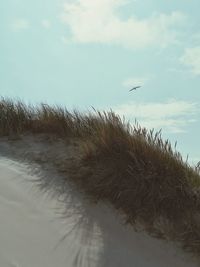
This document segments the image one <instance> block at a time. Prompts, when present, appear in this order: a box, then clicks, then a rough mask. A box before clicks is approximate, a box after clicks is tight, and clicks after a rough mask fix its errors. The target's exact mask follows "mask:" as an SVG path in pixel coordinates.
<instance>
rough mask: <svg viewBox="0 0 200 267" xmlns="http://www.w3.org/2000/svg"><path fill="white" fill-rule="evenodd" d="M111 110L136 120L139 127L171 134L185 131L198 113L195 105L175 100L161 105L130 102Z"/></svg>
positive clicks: (199, 109) (199, 110) (198, 109)
mask: <svg viewBox="0 0 200 267" xmlns="http://www.w3.org/2000/svg"><path fill="white" fill-rule="evenodd" d="M113 110H114V111H115V112H116V113H117V114H119V115H121V116H125V117H126V118H127V119H129V120H130V121H131V122H133V121H134V120H135V119H137V121H138V122H139V123H140V124H141V126H144V127H147V128H155V129H160V128H163V129H165V130H166V131H169V132H173V133H177V132H183V131H185V127H186V126H187V125H188V124H190V123H193V122H195V121H196V120H195V115H197V114H199V112H200V108H199V106H198V105H197V103H191V102H187V101H176V100H169V101H167V102H163V103H162V102H161V103H157V102H155V103H154V102H153V103H136V102H130V103H128V104H124V105H121V106H118V107H116V108H114V109H113Z"/></svg>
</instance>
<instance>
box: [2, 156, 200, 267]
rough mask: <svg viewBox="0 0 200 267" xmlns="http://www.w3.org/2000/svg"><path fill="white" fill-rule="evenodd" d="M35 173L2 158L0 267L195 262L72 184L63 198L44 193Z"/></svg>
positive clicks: (142, 266) (140, 266)
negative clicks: (86, 197)
mask: <svg viewBox="0 0 200 267" xmlns="http://www.w3.org/2000/svg"><path fill="white" fill-rule="evenodd" d="M38 173H39V172H38ZM45 175H46V176H47V174H45ZM49 175H50V173H49ZM51 175H53V174H51ZM37 178H38V177H37V175H36V174H34V175H33V174H32V173H30V169H29V168H28V167H27V165H25V164H22V163H20V164H19V163H17V162H15V161H11V160H8V159H6V158H3V157H2V158H0V214H1V216H0V266H2V267H47V266H48V267H63V266H65V267H72V266H74V267H75V266H85V267H86V266H87V267H89V266H92V267H93V266H94V267H95V266H105V267H117V266H119V267H122V266H124V267H131V266H134V267H171V266H173V267H186V266H187V267H188V266H189V267H197V266H199V264H198V263H197V262H196V263H195V261H194V260H193V259H192V257H191V255H188V254H186V253H183V251H182V250H181V249H178V248H177V246H175V245H174V244H172V243H171V242H170V243H168V242H166V241H161V240H158V239H154V238H152V237H149V236H148V235H147V234H145V233H136V232H134V231H133V229H132V228H131V227H128V226H124V225H123V224H122V220H121V218H120V216H119V215H118V214H117V213H116V212H115V211H114V210H113V209H112V208H111V207H108V206H107V205H105V204H104V205H103V204H98V205H93V204H88V203H87V202H86V201H84V200H83V199H82V198H81V197H80V196H79V194H77V192H75V191H74V189H72V188H70V186H69V188H68V189H67V188H65V191H66V192H67V193H66V195H65V197H62V198H61V197H60V198H59V197H56V195H55V196H54V197H53V198H52V197H50V196H47V194H44V193H42V192H40V191H39V190H38V187H37V186H36V184H35V183H33V182H32V181H33V180H36V179H37ZM66 196H67V197H66ZM63 212H64V214H65V215H63Z"/></svg>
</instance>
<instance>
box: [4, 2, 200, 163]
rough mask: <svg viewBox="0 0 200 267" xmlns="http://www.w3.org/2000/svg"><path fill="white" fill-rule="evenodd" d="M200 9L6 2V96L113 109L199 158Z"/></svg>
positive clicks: (191, 6)
mask: <svg viewBox="0 0 200 267" xmlns="http://www.w3.org/2000/svg"><path fill="white" fill-rule="evenodd" d="M199 8H200V4H199V2H198V1H197V0H190V1H188V0H174V1H160V0H144V1H139V0H135V1H133V0H132V1H131V0H130V1H129V0H48V1H47V0H45V1H44V0H43V1H41V0H34V1H32V0H31V1H28V0H26V1H25V0H2V1H1V3H0V36H1V39H0V51H1V52H0V53H1V54H0V58H1V66H0V77H1V78H0V95H2V96H10V97H20V98H21V99H23V100H25V101H26V102H32V103H38V102H41V101H43V102H48V103H50V104H54V103H56V104H63V105H66V106H67V107H68V108H69V109H71V108H73V107H76V108H78V109H80V110H87V109H90V107H91V106H94V107H96V108H97V109H106V110H108V109H110V108H112V109H113V110H115V111H116V112H117V113H119V114H120V115H125V117H126V118H127V120H128V119H129V120H131V121H134V119H135V117H136V118H137V120H138V121H139V123H141V125H143V126H146V127H149V128H152V127H154V128H156V129H160V128H162V129H163V136H164V137H166V138H169V139H170V140H171V141H172V142H174V141H175V140H177V141H178V150H180V151H181V152H182V153H183V155H184V156H185V155H186V154H189V158H190V160H191V161H198V160H200V151H199V136H200V121H199V113H200V91H199V85H200V30H199V29H200V19H199ZM135 85H142V87H141V88H140V89H138V90H137V91H133V92H132V93H129V92H128V91H129V89H130V88H131V87H132V86H135Z"/></svg>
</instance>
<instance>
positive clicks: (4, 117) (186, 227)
mask: <svg viewBox="0 0 200 267" xmlns="http://www.w3.org/2000/svg"><path fill="white" fill-rule="evenodd" d="M133 115H134V114H133ZM41 133H45V134H46V135H54V136H58V137H59V138H62V139H64V140H65V139H70V140H71V139H76V140H77V139H78V140H79V141H80V155H81V156H80V157H79V158H78V159H77V161H76V162H74V163H72V165H71V166H69V170H68V171H69V174H70V177H71V179H72V180H73V181H74V183H75V184H76V185H77V186H78V187H79V188H81V189H82V190H83V191H84V192H85V193H86V195H87V196H88V197H90V198H92V199H93V200H95V201H99V200H101V201H108V202H110V203H111V204H112V205H113V206H114V207H115V208H116V209H118V210H120V211H121V212H122V213H123V214H124V216H125V220H126V222H127V223H130V224H132V225H133V226H134V227H135V228H136V229H138V228H142V229H144V230H146V231H148V232H149V233H150V234H151V235H155V236H157V237H160V238H164V239H169V240H174V241H178V242H179V243H180V244H182V247H184V248H185V249H187V250H189V251H191V252H193V253H194V254H195V255H198V256H200V174H199V168H198V165H197V166H196V167H192V166H190V165H189V163H188V162H187V161H184V160H183V158H182V156H181V154H180V153H179V152H178V151H177V150H176V146H175V147H172V145H171V144H170V142H169V141H168V140H163V139H162V137H161V133H160V132H154V131H153V130H152V131H147V129H145V128H141V127H140V126H139V125H138V124H137V123H135V125H133V126H131V125H130V124H129V123H126V122H125V121H124V120H122V119H121V118H120V117H119V116H117V115H116V114H115V113H114V112H112V111H110V112H98V111H95V112H93V113H88V114H82V113H80V112H78V111H73V112H69V111H68V110H67V109H65V108H61V107H59V106H49V105H46V104H41V105H39V106H28V105H25V104H24V103H23V102H21V101H13V100H10V99H4V98H1V100H0V136H13V135H17V136H23V134H34V135H35V136H37V134H41ZM55 142H56V141H55Z"/></svg>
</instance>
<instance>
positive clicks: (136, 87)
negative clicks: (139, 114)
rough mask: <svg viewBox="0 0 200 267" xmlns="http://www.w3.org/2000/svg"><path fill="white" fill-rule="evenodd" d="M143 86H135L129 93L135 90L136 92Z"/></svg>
mask: <svg viewBox="0 0 200 267" xmlns="http://www.w3.org/2000/svg"><path fill="white" fill-rule="evenodd" d="M140 87H141V86H140V85H139V86H135V87H133V88H132V89H130V90H129V92H131V91H133V90H136V89H138V88H140Z"/></svg>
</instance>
